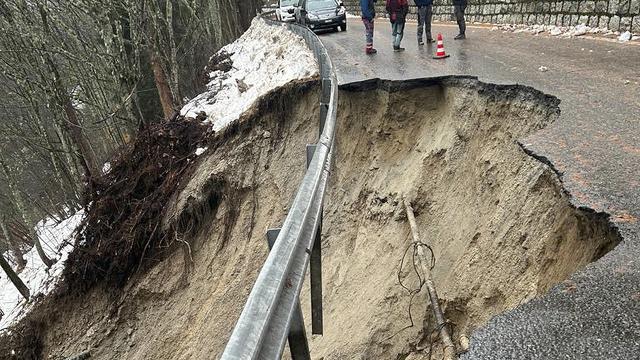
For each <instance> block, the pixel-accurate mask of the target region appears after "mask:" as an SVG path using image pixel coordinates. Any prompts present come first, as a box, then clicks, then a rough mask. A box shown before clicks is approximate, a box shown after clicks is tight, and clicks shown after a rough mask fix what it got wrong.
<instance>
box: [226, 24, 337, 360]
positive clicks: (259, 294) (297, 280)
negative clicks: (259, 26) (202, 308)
mask: <svg viewBox="0 0 640 360" xmlns="http://www.w3.org/2000/svg"><path fill="white" fill-rule="evenodd" d="M265 21H267V22H270V21H269V20H265ZM270 23H271V24H274V26H287V27H288V28H289V29H290V30H291V31H293V32H294V33H296V34H298V35H300V36H302V37H303V38H304V39H305V41H306V42H307V45H308V46H309V48H310V49H311V50H312V51H313V53H314V54H315V56H316V59H317V60H318V63H319V65H320V79H321V86H322V95H321V99H320V136H319V139H318V143H317V144H315V151H314V152H313V156H312V158H311V160H310V161H309V162H308V169H307V172H306V174H305V176H304V178H303V180H302V183H301V184H300V186H299V188H298V192H297V194H296V197H295V199H294V201H293V204H292V205H291V210H290V211H289V213H288V214H287V217H286V219H285V221H284V224H283V225H282V228H281V229H280V231H279V233H277V239H276V240H275V244H274V245H273V248H272V250H271V252H270V253H269V256H268V257H267V260H266V261H265V263H264V265H263V267H262V270H261V271H260V274H259V275H258V279H257V280H256V282H255V284H254V286H253V289H252V290H251V293H250V294H249V298H248V299H247V302H246V304H245V306H244V309H243V310H242V313H241V315H240V318H239V319H238V322H237V323H236V326H235V328H234V330H233V333H232V334H231V337H230V339H229V342H228V343H227V346H226V348H225V350H224V353H223V354H222V357H221V359H223V360H237V359H242V360H248V359H265V360H266V359H269V360H274V359H280V358H281V357H282V353H283V351H284V346H285V343H286V341H287V337H288V335H289V332H290V331H292V324H293V323H294V322H295V324H294V326H295V327H296V328H299V326H300V325H301V322H302V319H301V317H300V316H299V315H301V313H300V312H299V310H298V309H299V297H300V290H301V289H302V283H303V281H304V275H305V273H306V271H307V267H308V265H309V260H310V257H311V253H312V250H313V249H314V244H315V245H316V246H315V248H316V249H317V250H318V251H319V249H320V246H319V241H320V236H319V233H320V232H321V230H320V228H321V225H322V224H321V223H322V204H323V201H324V194H325V189H326V187H327V182H328V177H329V173H330V166H331V158H332V153H333V147H334V137H335V125H336V111H337V102H338V82H337V79H336V74H335V72H334V70H333V65H332V63H331V59H330V58H329V55H328V53H327V50H326V49H325V47H324V45H323V44H322V43H321V42H320V39H319V38H318V36H317V35H316V34H314V33H313V32H312V31H310V30H308V29H307V28H305V27H301V26H299V25H296V24H286V25H285V24H281V23H275V22H270ZM311 149H312V148H311ZM309 155H310V154H309ZM272 234H275V233H272ZM318 255H319V254H318ZM314 262H315V261H314ZM316 266H317V264H316ZM317 270H318V271H319V269H317ZM312 272H313V270H312ZM313 278H314V276H313V274H312V286H314V284H313ZM316 279H317V277H316ZM316 285H317V284H316ZM313 293H314V290H313V289H312V298H313V297H314V295H313ZM316 294H317V293H316ZM314 306H317V304H316V305H313V304H312V307H314ZM315 312H316V311H314V313H315ZM294 314H295V316H294ZM314 320H316V319H314ZM321 321H322V320H321V316H320V326H321ZM302 327H303V328H302V334H303V335H304V324H302ZM298 330H299V329H298ZM314 330H317V329H314ZM314 332H316V331H314ZM320 332H321V329H320ZM305 341H306V337H305ZM307 351H308V350H307ZM294 357H295V354H294ZM302 357H305V356H302ZM306 357H308V354H307V355H306Z"/></svg>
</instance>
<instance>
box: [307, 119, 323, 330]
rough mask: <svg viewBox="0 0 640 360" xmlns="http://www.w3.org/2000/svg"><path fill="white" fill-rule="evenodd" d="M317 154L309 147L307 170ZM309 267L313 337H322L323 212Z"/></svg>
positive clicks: (313, 147) (313, 146)
mask: <svg viewBox="0 0 640 360" xmlns="http://www.w3.org/2000/svg"><path fill="white" fill-rule="evenodd" d="M320 132H322V130H320ZM315 152H316V145H307V168H308V167H309V164H310V163H311V159H313V154H314V153H315ZM309 267H310V270H309V272H310V274H309V277H310V280H311V333H312V334H313V335H322V334H323V327H324V320H323V314H322V210H320V221H319V222H318V229H317V230H316V238H315V240H314V241H313V249H312V250H311V259H310V265H309Z"/></svg>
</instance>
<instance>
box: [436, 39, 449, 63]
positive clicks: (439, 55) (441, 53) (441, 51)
mask: <svg viewBox="0 0 640 360" xmlns="http://www.w3.org/2000/svg"><path fill="white" fill-rule="evenodd" d="M448 57H449V55H447V54H446V53H445V52H444V40H442V34H438V48H437V49H436V56H434V57H433V58H434V59H444V58H448Z"/></svg>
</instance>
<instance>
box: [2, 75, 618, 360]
mask: <svg viewBox="0 0 640 360" xmlns="http://www.w3.org/2000/svg"><path fill="white" fill-rule="evenodd" d="M279 91H280V92H281V93H280V95H279V96H277V97H275V98H273V99H272V100H273V103H272V104H271V105H272V106H271V105H269V104H267V105H269V106H266V107H264V108H262V109H261V110H262V112H256V114H254V115H255V116H253V117H250V119H245V123H244V125H242V126H236V127H234V128H232V129H230V130H229V132H228V134H226V135H222V136H223V137H224V139H225V140H224V141H223V143H222V144H221V145H220V146H218V147H216V149H215V150H210V151H209V152H206V153H204V154H203V155H201V156H200V157H199V159H198V161H199V163H198V164H197V168H196V169H195V170H194V171H193V173H192V175H191V176H190V178H189V179H184V182H183V186H184V190H182V191H181V192H180V193H179V194H177V195H176V196H175V197H173V198H172V200H171V201H170V202H169V203H168V204H166V206H167V210H168V211H167V212H168V213H169V214H170V215H169V216H168V217H167V218H166V219H163V220H162V226H163V227H164V228H171V226H172V224H173V225H175V224H178V225H179V226H178V227H177V228H178V229H180V234H181V235H180V236H179V238H178V239H177V240H178V241H179V242H182V243H183V244H184V246H182V248H181V249H179V250H178V251H176V252H175V253H174V254H173V255H171V256H169V257H168V258H167V259H165V260H163V261H162V262H160V263H159V264H158V265H156V266H155V267H153V268H152V269H151V270H150V271H148V272H146V273H144V274H138V275H136V276H135V277H134V278H132V279H131V280H130V281H129V284H128V285H127V286H126V288H125V290H124V292H123V293H122V294H113V293H111V289H108V288H104V287H102V288H100V287H99V288H96V289H94V290H92V291H91V292H90V293H89V295H88V296H87V297H86V298H84V299H79V300H75V301H72V300H69V301H68V302H66V303H64V304H60V306H59V308H58V309H56V310H55V311H56V313H57V320H56V321H55V322H54V323H53V324H52V325H49V326H48V327H46V329H44V330H43V331H42V333H43V334H42V344H43V351H42V357H43V358H52V359H63V358H66V357H69V356H72V355H75V354H78V353H81V352H83V351H87V350H90V351H91V355H92V357H91V358H92V359H196V358H203V359H205V358H206V359H210V358H217V357H218V356H219V354H220V353H221V351H222V350H223V348H224V345H225V343H226V341H227V339H228V337H229V335H230V333H231V330H232V328H233V326H234V324H235V321H236V320H237V317H238V315H239V314H240V311H241V309H242V306H243V305H244V301H245V299H246V297H247V296H248V294H249V292H250V289H251V287H252V285H253V282H254V281H255V278H256V277H257V274H258V272H259V270H260V268H261V266H262V264H263V262H264V260H265V258H266V256H267V246H266V239H265V231H266V230H267V229H268V228H270V227H277V226H279V225H280V224H281V223H282V221H283V219H284V217H285V215H286V213H287V207H288V205H289V204H290V203H291V201H292V199H293V196H294V194H295V191H296V189H297V185H298V184H299V181H300V180H301V178H302V176H303V173H304V168H305V157H304V153H305V151H304V149H305V145H306V144H308V143H313V142H314V141H315V139H316V138H317V122H318V111H319V109H318V99H319V92H318V91H317V88H315V87H313V88H310V87H309V86H308V85H306V87H305V88H304V89H302V90H299V91H297V92H296V91H294V90H293V89H288V90H279ZM287 91H288V92H287ZM557 105H558V101H557V100H556V99H555V98H552V97H548V96H545V95H544V94H542V93H539V92H537V91H535V90H533V89H530V88H525V87H517V86H495V85H488V84H483V83H480V82H478V81H476V80H473V79H436V80H429V81H416V82H411V83H406V82H405V83H392V82H371V83H368V84H365V85H362V84H360V85H358V86H351V87H347V88H345V89H343V90H342V91H341V92H340V108H339V112H338V113H339V120H338V128H337V131H338V133H337V143H336V147H335V154H336V155H335V164H334V167H333V172H332V174H331V178H330V184H329V192H328V194H327V198H326V201H325V203H326V205H325V213H324V218H325V222H324V228H323V244H322V248H323V257H324V258H323V261H324V262H323V272H324V274H323V277H324V306H325V308H324V311H325V314H324V320H325V331H324V333H325V335H324V336H322V337H319V336H314V337H313V338H312V339H311V349H312V357H313V358H314V359H325V360H328V359H406V358H424V359H428V358H429V344H430V343H431V342H432V341H433V342H435V345H434V348H433V354H432V355H433V358H439V357H440V354H439V353H438V351H440V349H439V348H438V342H437V340H435V339H431V338H430V336H429V334H430V332H431V330H432V329H433V323H432V321H431V320H430V317H429V316H428V315H427V314H428V313H429V309H428V308H427V298H426V292H425V291H424V290H422V291H421V292H419V293H417V294H416V295H415V296H413V300H412V301H411V295H410V293H409V292H408V291H407V290H406V289H404V288H403V287H402V286H401V285H400V282H402V283H403V284H404V285H405V286H406V287H407V288H409V289H418V288H419V280H418V277H417V275H416V273H415V271H414V269H413V267H412V265H411V259H410V258H411V256H409V258H405V261H404V266H403V267H402V268H401V266H400V265H401V260H402V258H403V255H404V254H405V251H406V250H407V248H408V247H409V246H410V242H411V241H410V230H409V225H408V223H407V221H406V218H405V216H404V210H403V208H402V207H401V199H402V196H407V197H408V198H409V199H410V200H411V201H412V202H413V205H414V208H415V210H416V217H417V222H418V226H419V228H420V231H421V233H422V235H423V238H424V239H423V242H425V243H427V244H429V245H430V246H431V247H432V249H433V251H434V256H435V260H436V263H435V267H434V279H435V282H436V285H437V287H438V290H439V293H440V296H441V298H442V305H443V306H444V308H445V312H446V316H447V317H448V319H450V320H451V322H452V326H453V328H454V333H455V335H454V338H457V336H458V335H459V334H461V333H465V334H470V333H471V332H472V331H473V330H474V329H476V328H477V327H479V326H482V325H483V324H484V323H486V322H487V321H488V319H490V318H491V317H492V316H494V315H496V314H499V313H501V312H504V311H507V310H509V309H511V308H514V307H516V306H518V305H519V304H521V303H523V302H526V301H527V300H530V299H532V298H533V297H536V296H540V295H542V294H544V293H545V292H546V291H548V290H549V289H550V288H551V287H552V286H554V285H555V284H558V283H561V282H562V281H564V280H565V279H567V278H568V277H569V276H570V275H571V274H572V273H573V272H575V271H576V270H579V269H580V268H582V267H584V266H586V265H587V264H588V263H590V262H592V261H594V260H596V259H598V258H599V257H600V256H602V255H603V254H605V253H606V252H607V251H609V250H611V249H612V248H613V247H614V246H615V245H616V244H617V242H618V241H619V237H618V235H617V232H616V231H615V230H613V229H612V228H611V227H610V224H609V222H608V219H607V217H606V216H605V215H602V214H595V213H592V212H589V211H587V210H580V209H576V208H574V207H573V206H572V205H571V204H570V201H569V197H568V195H567V194H566V193H565V192H564V191H563V189H562V185H561V183H560V182H559V180H558V177H557V176H556V174H555V173H554V172H553V170H552V169H551V168H549V167H548V166H547V165H545V164H543V163H542V162H540V161H538V160H536V159H534V158H533V157H531V156H529V155H527V154H526V153H525V152H524V151H523V150H522V149H521V147H520V146H519V145H518V142H517V140H518V139H519V138H523V137H524V136H525V135H527V134H529V133H531V132H534V131H536V130H538V129H541V128H542V127H544V126H545V125H547V124H548V123H550V122H552V121H554V120H555V119H556V118H557V116H558V111H559V110H558V107H557ZM181 236H183V237H184V238H182V237H181ZM307 284H308V282H307ZM302 306H303V309H304V310H305V312H306V314H305V315H306V318H305V319H306V321H307V322H308V320H309V300H308V288H305V289H304V290H303V295H302ZM409 309H411V318H410V316H409V315H410V313H409ZM411 319H412V320H413V326H409V325H411ZM309 328H310V327H309ZM0 355H2V354H0ZM286 356H287V355H285V357H286ZM1 357H2V356H0V358H1Z"/></svg>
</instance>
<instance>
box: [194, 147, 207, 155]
mask: <svg viewBox="0 0 640 360" xmlns="http://www.w3.org/2000/svg"><path fill="white" fill-rule="evenodd" d="M207 149H209V148H207V147H203V148H201V147H199V148H197V149H196V156H200V155H202V154H204V152H205V151H207Z"/></svg>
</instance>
